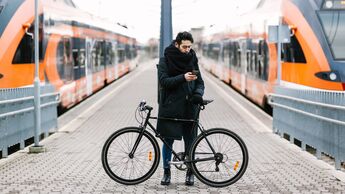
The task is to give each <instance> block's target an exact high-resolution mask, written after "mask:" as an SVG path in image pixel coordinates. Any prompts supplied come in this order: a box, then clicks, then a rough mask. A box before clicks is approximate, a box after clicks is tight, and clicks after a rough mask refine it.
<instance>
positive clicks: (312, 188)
mask: <svg viewBox="0 0 345 194" xmlns="http://www.w3.org/2000/svg"><path fill="white" fill-rule="evenodd" d="M157 62H158V60H152V61H148V62H144V63H141V64H139V66H138V68H136V69H135V70H134V71H133V72H131V73H129V74H128V75H126V76H124V77H123V78H121V79H119V80H117V81H115V82H114V83H113V84H111V85H109V86H108V87H106V88H105V89H103V90H102V91H100V92H98V93H96V94H95V95H93V96H92V97H90V98H88V99H87V100H85V101H84V102H83V103H81V104H80V105H78V106H76V107H75V108H74V109H72V110H70V111H68V112H66V113H65V114H64V115H63V116H61V117H60V118H59V129H58V131H57V132H56V133H54V134H53V135H51V136H49V137H48V138H46V139H44V140H43V141H41V142H40V144H41V145H43V146H44V147H45V148H46V152H44V153H39V154H29V153H28V148H26V149H24V150H21V151H18V152H17V153H15V154H12V155H10V156H9V157H8V158H5V159H1V160H0V193H4V194H7V193H8V194H10V193H11V194H14V193H30V194H33V193H73V194H74V193H198V194H203V193H212V194H216V193H344V192H345V178H344V177H345V176H344V172H342V171H337V170H335V168H334V166H332V165H330V164H328V163H327V162H325V161H322V160H318V159H317V158H316V157H315V156H313V155H312V154H310V153H308V152H305V151H302V150H301V148H299V147H298V146H296V145H294V144H291V143H290V142H289V141H287V140H286V139H284V138H281V137H280V136H279V135H276V134H274V133H272V126H271V125H272V119H271V117H270V116H268V115H266V113H264V112H263V111H262V110H260V109H259V108H257V107H256V106H254V105H252V104H250V103H249V102H248V101H247V100H245V99H243V97H242V96H241V95H239V94H237V93H236V92H234V91H232V89H231V88H229V87H228V86H226V85H225V84H223V83H222V82H220V81H218V80H217V79H216V78H214V77H212V76H211V75H209V74H208V73H207V72H204V71H203V72H202V73H203V74H202V75H203V78H204V81H205V84H206V85H205V86H206V89H205V97H204V98H205V99H214V102H213V103H211V104H210V105H208V106H207V107H206V109H205V110H204V111H202V113H201V123H202V124H203V126H204V127H205V128H213V127H223V128H228V129H230V130H232V131H234V132H236V133H237V134H239V135H240V136H241V137H242V139H243V140H244V141H245V143H246V145H247V148H248V151H249V164H248V168H247V171H246V172H245V174H244V175H243V177H242V178H241V179H240V180H239V181H238V182H236V183H235V184H233V185H230V186H228V187H225V188H212V187H209V186H207V185H205V184H203V183H201V182H200V181H198V180H197V179H196V180H195V184H194V186H186V185H185V184H184V179H185V171H180V170H178V169H176V168H174V167H172V183H171V185H169V186H162V185H160V179H161V177H162V175H163V169H162V163H160V166H159V167H158V170H157V171H156V173H155V174H154V175H153V176H152V177H151V178H150V179H149V180H147V181H146V182H144V183H141V184H139V185H135V186H125V185H121V184H118V183H116V182H115V181H113V180H112V179H110V178H109V177H108V175H107V174H106V173H105V171H104V170H103V167H102V162H101V150H102V147H103V144H104V142H105V141H106V139H107V138H108V137H109V136H110V134H112V133H113V132H114V131H116V130H117V129H119V128H122V127H125V126H137V125H138V124H137V122H136V120H135V117H134V114H135V109H136V108H137V106H138V104H139V102H140V101H141V100H143V99H145V100H146V101H147V103H148V104H149V105H151V106H153V107H154V111H153V115H156V114H157V107H158V106H157V72H156V68H155V67H156V64H157ZM174 146H176V147H177V149H182V146H183V143H182V142H181V141H180V142H176V143H175V144H174Z"/></svg>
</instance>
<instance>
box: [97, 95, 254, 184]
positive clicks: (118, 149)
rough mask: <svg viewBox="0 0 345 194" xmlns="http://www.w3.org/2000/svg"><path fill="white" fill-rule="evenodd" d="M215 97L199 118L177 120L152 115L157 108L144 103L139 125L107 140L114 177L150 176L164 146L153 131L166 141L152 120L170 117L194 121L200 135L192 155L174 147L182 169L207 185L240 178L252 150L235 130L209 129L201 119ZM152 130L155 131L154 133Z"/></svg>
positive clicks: (106, 163) (105, 153) (135, 180)
mask: <svg viewBox="0 0 345 194" xmlns="http://www.w3.org/2000/svg"><path fill="white" fill-rule="evenodd" d="M212 101H213V100H203V102H202V103H201V104H199V105H198V111H197V118H196V119H194V120H193V119H176V118H162V117H160V118H158V117H152V116H151V111H152V110H153V108H152V107H151V106H148V105H146V102H145V101H142V102H140V104H139V106H138V108H137V109H136V114H135V117H136V119H137V114H139V115H140V117H141V121H139V120H138V119H137V121H138V122H139V123H140V125H139V127H125V128H122V129H120V130H118V131H116V132H114V133H113V134H112V135H110V137H109V138H108V139H107V140H106V142H105V144H104V146H103V149H102V164H103V168H104V169H105V172H106V173H107V174H108V175H109V177H110V178H112V179H113V180H115V181H116V182H118V183H121V184H125V185H134V184H139V183H142V182H144V181H146V180H147V179H149V178H150V177H151V176H152V175H153V174H154V172H155V171H156V169H157V167H158V164H159V162H160V148H159V145H158V142H157V140H156V138H155V137H154V136H153V134H154V135H155V136H156V137H158V138H159V139H161V141H162V142H163V143H164V144H166V142H165V140H164V139H163V138H162V136H161V135H160V134H159V133H158V132H157V130H156V128H155V127H154V126H153V125H152V124H151V123H150V120H151V119H167V120H173V121H176V122H193V123H194V125H193V126H194V127H193V130H195V129H196V127H197V128H198V129H199V131H200V134H199V135H198V136H197V137H196V139H195V140H194V142H193V144H192V146H191V149H190V153H189V156H191V157H190V159H184V154H182V153H176V152H175V151H174V150H173V148H171V147H169V146H168V147H169V149H171V150H172V153H173V155H174V159H173V161H171V162H170V165H171V164H173V165H175V166H176V167H177V168H178V169H180V170H183V169H185V168H184V167H183V166H182V165H186V166H189V167H190V168H191V170H192V172H193V174H194V175H195V176H196V177H197V178H198V179H199V180H200V181H201V182H203V183H204V184H207V185H209V186H212V187H225V186H229V185H231V184H233V183H235V182H236V181H238V180H239V179H240V178H241V177H242V175H243V174H244V173H245V171H246V169H247V165H248V159H249V156H248V151H247V147H246V145H245V143H244V142H243V140H242V139H241V138H240V137H239V136H238V135H237V134H236V133H234V132H232V131H230V130H228V129H224V128H212V129H208V130H205V129H204V127H203V126H202V125H201V123H200V122H199V114H200V111H201V110H204V109H205V106H206V105H207V104H209V103H211V102H212ZM144 114H146V116H144ZM148 129H151V131H152V132H153V134H152V133H150V132H149V131H148Z"/></svg>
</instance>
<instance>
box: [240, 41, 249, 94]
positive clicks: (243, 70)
mask: <svg viewBox="0 0 345 194" xmlns="http://www.w3.org/2000/svg"><path fill="white" fill-rule="evenodd" d="M246 41H247V40H246V39H242V40H240V48H241V53H242V54H241V61H242V63H241V92H242V93H243V94H245V93H246V79H247V66H248V64H247V43H246Z"/></svg>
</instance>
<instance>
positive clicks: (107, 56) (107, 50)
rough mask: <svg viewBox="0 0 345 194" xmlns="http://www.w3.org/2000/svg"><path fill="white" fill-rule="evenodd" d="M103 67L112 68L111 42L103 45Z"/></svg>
mask: <svg viewBox="0 0 345 194" xmlns="http://www.w3.org/2000/svg"><path fill="white" fill-rule="evenodd" d="M105 45H106V46H105V53H106V54H105V65H106V66H112V65H113V57H114V55H113V45H112V44H111V42H106V43H105Z"/></svg>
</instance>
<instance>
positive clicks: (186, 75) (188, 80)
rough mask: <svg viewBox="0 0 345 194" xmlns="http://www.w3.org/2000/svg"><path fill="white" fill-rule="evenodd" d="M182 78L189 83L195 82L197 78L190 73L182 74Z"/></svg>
mask: <svg viewBox="0 0 345 194" xmlns="http://www.w3.org/2000/svg"><path fill="white" fill-rule="evenodd" d="M184 78H185V79H186V81H187V82H190V81H194V80H196V79H197V78H198V77H197V76H196V75H193V74H192V72H187V73H186V74H184Z"/></svg>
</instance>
